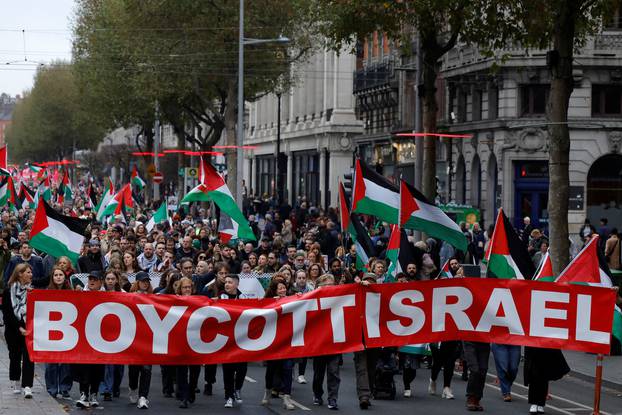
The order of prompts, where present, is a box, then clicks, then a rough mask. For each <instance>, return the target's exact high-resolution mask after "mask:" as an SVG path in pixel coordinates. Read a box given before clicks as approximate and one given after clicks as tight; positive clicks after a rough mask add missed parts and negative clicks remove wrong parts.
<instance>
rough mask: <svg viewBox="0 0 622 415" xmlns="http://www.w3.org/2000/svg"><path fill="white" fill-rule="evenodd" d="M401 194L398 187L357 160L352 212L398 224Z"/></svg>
mask: <svg viewBox="0 0 622 415" xmlns="http://www.w3.org/2000/svg"><path fill="white" fill-rule="evenodd" d="M399 210H400V193H399V189H398V188H397V186H396V185H394V184H393V183H391V182H390V181H389V180H388V179H387V178H386V177H384V176H382V175H380V174H378V173H376V172H375V171H374V170H373V169H371V168H369V166H367V165H366V164H365V163H364V162H362V161H361V160H359V159H357V160H356V168H355V171H354V189H353V190H352V212H353V213H364V214H367V215H373V216H376V217H377V218H378V219H381V220H383V221H385V222H388V223H398V220H399V218H398V217H399Z"/></svg>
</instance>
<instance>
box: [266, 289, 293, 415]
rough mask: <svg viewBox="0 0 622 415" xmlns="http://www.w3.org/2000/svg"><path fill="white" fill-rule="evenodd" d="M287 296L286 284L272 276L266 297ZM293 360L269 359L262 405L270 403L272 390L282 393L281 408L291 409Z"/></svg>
mask: <svg viewBox="0 0 622 415" xmlns="http://www.w3.org/2000/svg"><path fill="white" fill-rule="evenodd" d="M286 296H287V284H286V283H285V280H284V279H283V278H272V281H271V282H270V286H269V287H268V289H267V290H266V298H284V297H286ZM293 367H294V361H293V360H292V359H282V360H269V361H268V362H267V366H266V377H265V380H266V390H265V392H264V396H263V399H262V400H261V404H262V405H268V404H269V403H270V397H271V396H272V394H273V393H274V392H276V393H277V396H278V392H282V393H283V408H285V409H288V410H292V409H294V408H295V407H294V404H293V403H292V398H291V393H292V372H293V370H292V369H293ZM275 385H281V388H280V390H279V391H276V390H273V387H274V386H275Z"/></svg>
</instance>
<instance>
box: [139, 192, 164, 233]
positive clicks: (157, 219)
mask: <svg viewBox="0 0 622 415" xmlns="http://www.w3.org/2000/svg"><path fill="white" fill-rule="evenodd" d="M168 221H169V217H168V207H167V205H166V200H164V201H163V202H162V203H161V204H160V207H159V208H158V210H156V211H155V212H154V213H153V216H151V218H150V219H149V221H148V222H147V225H145V228H147V232H151V230H152V229H153V228H154V227H155V226H156V225H157V224H159V223H164V222H168Z"/></svg>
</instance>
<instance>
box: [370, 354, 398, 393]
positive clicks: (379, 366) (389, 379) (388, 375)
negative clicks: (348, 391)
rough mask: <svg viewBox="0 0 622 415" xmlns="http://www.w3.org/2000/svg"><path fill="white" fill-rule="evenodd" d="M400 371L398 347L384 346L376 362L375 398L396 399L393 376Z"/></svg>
mask: <svg viewBox="0 0 622 415" xmlns="http://www.w3.org/2000/svg"><path fill="white" fill-rule="evenodd" d="M398 372H399V367H398V364H397V353H396V349H395V348H391V347H388V348H383V349H382V350H381V351H380V356H379V357H378V362H377V363H376V374H375V377H374V398H375V399H389V400H393V399H395V394H396V388H395V380H393V376H394V375H395V374H396V373H398Z"/></svg>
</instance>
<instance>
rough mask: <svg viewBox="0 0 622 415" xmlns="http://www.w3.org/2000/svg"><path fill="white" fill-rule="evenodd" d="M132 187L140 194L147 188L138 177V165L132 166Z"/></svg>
mask: <svg viewBox="0 0 622 415" xmlns="http://www.w3.org/2000/svg"><path fill="white" fill-rule="evenodd" d="M131 183H132V186H134V187H135V188H136V191H137V192H140V191H141V190H143V189H144V188H145V181H144V180H143V179H141V178H140V176H139V175H138V169H137V168H136V164H134V165H133V166H132V180H131Z"/></svg>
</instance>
